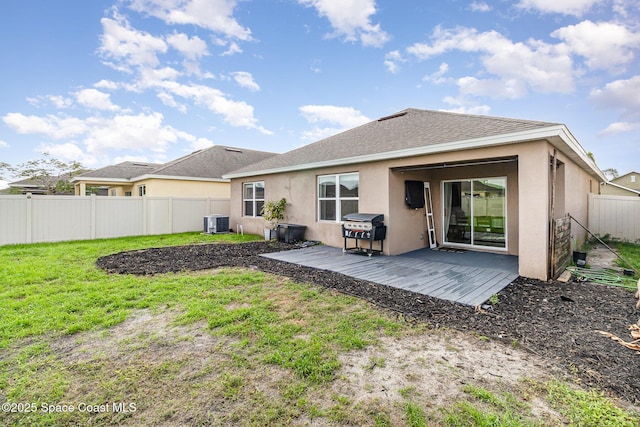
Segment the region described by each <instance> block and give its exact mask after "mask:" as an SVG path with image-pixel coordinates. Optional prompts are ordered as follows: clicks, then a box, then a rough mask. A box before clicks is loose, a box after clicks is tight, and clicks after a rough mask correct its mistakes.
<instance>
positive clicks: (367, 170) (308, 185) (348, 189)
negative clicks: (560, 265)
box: [225, 109, 604, 280]
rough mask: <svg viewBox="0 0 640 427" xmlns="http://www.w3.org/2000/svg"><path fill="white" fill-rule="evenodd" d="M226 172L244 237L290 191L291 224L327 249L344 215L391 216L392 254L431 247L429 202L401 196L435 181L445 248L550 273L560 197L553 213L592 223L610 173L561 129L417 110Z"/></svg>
mask: <svg viewBox="0 0 640 427" xmlns="http://www.w3.org/2000/svg"><path fill="white" fill-rule="evenodd" d="M554 153H556V165H557V166H556V171H555V173H552V166H551V165H552V164H553V161H552V160H553V158H554ZM225 177H226V178H230V179H231V223H233V224H242V225H243V228H244V231H245V232H253V233H257V234H262V229H263V227H264V221H263V220H262V218H260V216H259V207H260V206H261V205H262V203H264V201H265V200H277V199H279V198H281V197H285V198H286V199H287V201H288V202H289V203H290V204H289V206H288V207H287V211H286V219H285V221H286V222H289V223H295V224H301V225H305V226H306V227H307V229H306V234H305V238H306V239H313V240H319V241H322V242H324V243H325V244H327V245H330V246H336V247H341V246H342V245H343V239H342V231H341V219H342V217H343V216H344V215H345V214H349V213H354V212H360V213H370V214H383V215H384V222H385V225H386V226H387V234H386V240H385V241H384V253H385V254H401V253H405V252H409V251H413V250H416V249H421V248H424V247H428V246H429V244H430V243H429V238H428V236H429V233H428V227H427V222H426V211H425V208H419V209H414V208H410V207H409V206H407V204H406V203H405V186H406V183H405V181H419V182H421V183H428V184H429V188H430V192H431V195H432V197H431V200H432V205H433V211H432V213H433V218H434V226H433V228H435V234H436V240H437V243H438V244H439V245H442V246H451V247H457V248H465V249H470V250H479V251H490V252H497V253H502V254H511V255H517V256H518V257H519V273H520V275H522V276H526V277H531V278H538V279H543V280H546V279H547V278H548V276H549V263H550V258H551V257H550V255H549V254H550V252H551V250H550V244H549V241H550V238H549V235H550V231H549V230H550V224H551V212H552V208H551V205H552V202H551V201H552V199H554V203H553V205H554V206H553V212H554V217H555V218H560V217H563V216H565V215H566V214H567V213H571V215H572V216H573V217H575V218H576V219H577V220H578V221H580V222H581V223H583V224H586V223H587V203H588V202H587V199H588V197H587V195H588V193H597V192H598V191H599V188H600V185H599V183H600V182H602V181H603V180H604V174H603V173H602V172H601V171H600V170H599V169H598V167H597V166H596V165H595V163H594V162H593V161H592V160H591V159H590V158H589V156H588V155H587V153H586V152H585V151H584V149H583V148H582V147H581V146H580V144H579V143H578V141H577V140H576V139H575V138H574V137H573V135H572V134H571V133H570V132H569V130H568V129H567V127H566V126H565V125H563V124H557V123H545V122H538V121H531V120H519V119H509V118H500V117H488V116H477V115H466V114H455V113H446V112H439V111H428V110H417V109H407V110H404V111H401V112H399V113H396V114H393V115H391V116H387V117H383V118H381V119H378V120H375V121H372V122H370V123H367V124H365V125H362V126H359V127H357V128H354V129H351V130H348V131H346V132H342V133H340V134H338V135H335V136H332V137H329V138H326V139H323V140H321V141H318V142H316V143H313V144H309V145H306V146H303V147H301V148H298V149H296V150H293V151H290V152H287V153H284V154H281V155H278V156H274V157H271V158H269V159H266V160H264V161H262V162H260V163H256V164H253V165H250V166H248V167H245V168H243V169H240V170H237V171H233V172H231V173H229V174H227V175H225ZM553 177H555V184H554V182H553ZM552 193H555V197H552ZM426 206H428V203H427V204H426ZM572 234H573V235H574V238H575V241H576V242H577V244H580V243H581V242H583V241H584V239H585V237H586V236H585V233H584V231H583V230H581V229H579V228H578V227H574V228H573V233H572Z"/></svg>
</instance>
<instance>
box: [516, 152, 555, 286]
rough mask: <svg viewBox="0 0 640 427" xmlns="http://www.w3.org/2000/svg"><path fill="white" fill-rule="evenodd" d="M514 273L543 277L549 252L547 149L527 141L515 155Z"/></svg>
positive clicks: (544, 277)
mask: <svg viewBox="0 0 640 427" xmlns="http://www.w3.org/2000/svg"><path fill="white" fill-rule="evenodd" d="M518 210H519V214H520V218H519V221H518V224H519V225H518V265H519V267H518V273H519V274H520V275H521V276H524V277H530V278H533V279H540V280H547V275H548V271H547V270H548V269H547V259H548V256H549V255H548V252H549V245H548V236H549V153H548V148H547V143H546V142H545V141H541V142H539V143H530V144H527V146H526V147H523V152H521V153H520V155H519V156H518Z"/></svg>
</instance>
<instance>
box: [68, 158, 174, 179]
mask: <svg viewBox="0 0 640 427" xmlns="http://www.w3.org/2000/svg"><path fill="white" fill-rule="evenodd" d="M160 166H162V164H161V163H143V162H122V163H118V164H116V165H111V166H105V167H103V168H100V169H95V170H92V171H89V172H85V173H83V174H80V175H77V176H76V177H75V178H74V180H75V181H78V180H84V179H87V178H108V179H125V180H128V179H131V178H134V177H136V176H140V175H144V174H146V173H150V172H152V171H153V170H154V169H156V168H158V167H160Z"/></svg>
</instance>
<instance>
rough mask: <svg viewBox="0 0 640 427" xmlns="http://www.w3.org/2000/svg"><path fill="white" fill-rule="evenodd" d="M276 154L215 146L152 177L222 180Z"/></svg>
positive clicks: (154, 173) (158, 171) (165, 165)
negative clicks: (240, 169) (231, 173)
mask: <svg viewBox="0 0 640 427" xmlns="http://www.w3.org/2000/svg"><path fill="white" fill-rule="evenodd" d="M275 154H276V153H270V152H266V151H256V150H247V149H245V148H236V147H225V146H222V145H214V146H213V147H209V148H206V149H204V150H199V151H196V152H193V153H191V154H189V155H186V156H184V157H180V158H179V159H176V160H174V161H171V162H169V163H166V164H164V165H162V166H160V167H158V168H156V169H154V170H153V172H150V175H169V176H185V177H187V176H188V177H199V178H217V179H222V175H224V174H226V173H227V172H231V171H233V170H236V169H239V168H242V167H245V166H247V165H250V164H252V163H256V162H259V161H262V160H265V159H267V158H269V157H273V156H274V155H275Z"/></svg>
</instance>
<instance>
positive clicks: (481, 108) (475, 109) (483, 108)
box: [441, 96, 491, 115]
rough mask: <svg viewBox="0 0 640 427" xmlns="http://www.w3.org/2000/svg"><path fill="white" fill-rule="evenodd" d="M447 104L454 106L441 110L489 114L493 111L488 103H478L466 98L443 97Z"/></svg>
mask: <svg viewBox="0 0 640 427" xmlns="http://www.w3.org/2000/svg"><path fill="white" fill-rule="evenodd" d="M443 101H444V102H445V103H446V104H449V105H451V106H452V108H447V109H442V110H441V111H448V112H450V113H460V114H480V115H488V114H489V113H490V112H491V107H489V106H488V105H477V104H475V103H473V102H469V101H468V100H466V99H461V98H453V97H451V96H447V97H445V98H444V99H443Z"/></svg>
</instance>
